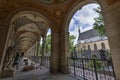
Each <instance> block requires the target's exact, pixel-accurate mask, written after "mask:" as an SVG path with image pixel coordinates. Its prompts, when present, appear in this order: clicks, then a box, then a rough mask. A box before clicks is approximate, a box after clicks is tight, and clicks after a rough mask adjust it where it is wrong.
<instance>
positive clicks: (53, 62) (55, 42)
mask: <svg viewBox="0 0 120 80" xmlns="http://www.w3.org/2000/svg"><path fill="white" fill-rule="evenodd" d="M58 71H59V34H58V33H54V32H52V33H51V56H50V72H51V73H56V72H58Z"/></svg>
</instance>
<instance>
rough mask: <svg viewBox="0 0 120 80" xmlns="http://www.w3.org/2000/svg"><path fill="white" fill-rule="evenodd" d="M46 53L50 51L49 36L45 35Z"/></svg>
mask: <svg viewBox="0 0 120 80" xmlns="http://www.w3.org/2000/svg"><path fill="white" fill-rule="evenodd" d="M45 51H46V53H48V54H49V53H50V51H51V35H47V37H46V50H45Z"/></svg>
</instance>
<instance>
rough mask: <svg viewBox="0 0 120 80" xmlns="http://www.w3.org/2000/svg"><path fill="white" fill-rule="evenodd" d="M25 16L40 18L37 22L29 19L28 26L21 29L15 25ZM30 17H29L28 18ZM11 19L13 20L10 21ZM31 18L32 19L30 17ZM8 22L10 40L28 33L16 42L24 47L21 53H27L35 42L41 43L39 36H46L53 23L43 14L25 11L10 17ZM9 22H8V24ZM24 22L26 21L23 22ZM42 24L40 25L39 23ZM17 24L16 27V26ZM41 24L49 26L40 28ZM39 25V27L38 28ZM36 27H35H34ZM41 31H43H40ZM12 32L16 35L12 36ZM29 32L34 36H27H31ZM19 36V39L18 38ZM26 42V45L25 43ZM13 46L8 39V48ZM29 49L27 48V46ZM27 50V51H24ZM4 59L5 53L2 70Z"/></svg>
mask: <svg viewBox="0 0 120 80" xmlns="http://www.w3.org/2000/svg"><path fill="white" fill-rule="evenodd" d="M25 14H26V15H28V14H34V15H35V17H38V16H39V17H38V19H36V20H37V21H34V19H33V21H32V20H30V19H29V20H28V19H27V22H29V23H27V24H23V25H24V26H23V25H21V26H22V27H21V26H20V28H19V27H18V26H17V25H16V24H17V23H16V24H15V22H16V20H17V19H18V18H20V17H24V16H25ZM28 17H29V16H28ZM10 18H11V19H10ZM30 18H31V17H30ZM7 19H8V21H9V20H10V21H9V23H10V27H8V28H9V32H8V38H10V37H11V36H14V39H15V38H19V36H22V34H23V33H26V34H25V35H24V34H23V37H20V38H19V39H18V40H16V41H18V42H17V44H16V43H15V45H18V43H20V44H19V45H23V46H22V47H21V49H22V50H21V51H23V50H24V51H26V49H28V48H30V47H31V46H32V45H33V44H34V43H35V42H34V40H36V41H37V42H38V43H39V39H38V38H39V36H40V35H41V36H45V35H46V33H47V26H49V27H51V23H50V21H49V20H48V19H47V18H46V17H45V16H44V15H42V14H40V13H38V12H34V11H23V12H19V13H16V14H15V15H11V16H9V17H8V18H7ZM8 21H7V22H8ZM23 22H24V21H23ZM38 22H39V23H40V24H39V23H38ZM30 23H32V24H30ZM14 24H15V25H14ZM41 24H45V25H47V26H43V27H40V26H42V25H41ZM27 25H28V26H31V27H26V26H27ZM36 25H37V26H36ZM33 26H34V27H33ZM16 27H18V28H16ZM40 30H42V31H40ZM11 32H14V34H12V35H11ZM27 32H29V33H31V34H32V36H27V35H29V34H27ZM41 33H42V34H41ZM17 36H18V37H17ZM26 37H28V38H26ZM34 37H36V38H37V39H34ZM31 39H33V40H31ZM11 41H12V42H14V41H15V40H13V39H11ZM23 42H24V43H23ZM10 45H11V44H9V39H7V40H6V46H5V47H6V48H7V47H8V46H10ZM25 45H26V46H27V47H26V46H25ZM24 48H25V49H24ZM4 57H5V54H4V53H3V55H2V61H1V68H2V64H3V61H4Z"/></svg>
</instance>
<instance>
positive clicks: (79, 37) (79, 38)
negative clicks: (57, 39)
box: [77, 27, 81, 43]
mask: <svg viewBox="0 0 120 80" xmlns="http://www.w3.org/2000/svg"><path fill="white" fill-rule="evenodd" d="M78 33H79V35H78V40H77V42H78V43H79V42H80V40H81V35H80V34H81V31H80V27H78Z"/></svg>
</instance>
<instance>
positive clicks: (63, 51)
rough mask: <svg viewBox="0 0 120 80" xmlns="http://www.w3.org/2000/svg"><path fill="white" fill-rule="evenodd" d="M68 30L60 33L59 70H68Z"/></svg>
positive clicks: (63, 71) (64, 71)
mask: <svg viewBox="0 0 120 80" xmlns="http://www.w3.org/2000/svg"><path fill="white" fill-rule="evenodd" d="M68 54H69V32H66V33H61V35H60V72H62V73H67V72H68V62H67V61H68V60H67V57H68Z"/></svg>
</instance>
